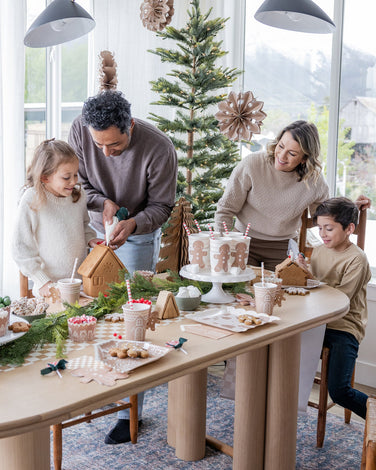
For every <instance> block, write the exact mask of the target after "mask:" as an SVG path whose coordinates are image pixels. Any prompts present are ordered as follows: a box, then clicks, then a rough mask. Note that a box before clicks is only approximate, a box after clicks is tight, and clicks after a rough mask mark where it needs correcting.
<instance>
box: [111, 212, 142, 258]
mask: <svg viewBox="0 0 376 470" xmlns="http://www.w3.org/2000/svg"><path fill="white" fill-rule="evenodd" d="M136 227H137V224H136V221H135V220H134V219H133V218H132V219H127V220H121V221H120V222H119V223H118V224H117V225H116V227H115V229H114V231H113V233H112V236H111V240H110V245H109V246H110V248H112V249H113V250H116V249H117V248H119V246H121V245H124V243H125V242H126V241H127V239H128V237H129V235H131V234H132V233H133V232H134V231H135V230H136Z"/></svg>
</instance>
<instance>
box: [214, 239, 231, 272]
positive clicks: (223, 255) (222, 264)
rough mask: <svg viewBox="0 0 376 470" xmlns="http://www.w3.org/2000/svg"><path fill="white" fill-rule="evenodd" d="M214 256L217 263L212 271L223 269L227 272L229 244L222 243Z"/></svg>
mask: <svg viewBox="0 0 376 470" xmlns="http://www.w3.org/2000/svg"><path fill="white" fill-rule="evenodd" d="M214 258H215V259H217V260H218V263H217V265H216V266H215V268H214V271H215V272H217V273H219V272H221V271H224V272H225V273H227V271H228V260H229V259H230V246H229V245H222V246H220V247H219V253H218V254H217V255H214Z"/></svg>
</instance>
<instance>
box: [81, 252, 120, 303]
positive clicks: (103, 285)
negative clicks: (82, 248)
mask: <svg viewBox="0 0 376 470" xmlns="http://www.w3.org/2000/svg"><path fill="white" fill-rule="evenodd" d="M124 268H125V266H124V264H123V263H122V262H121V261H120V259H119V258H118V257H117V256H116V254H115V253H114V251H113V250H111V248H109V247H108V246H105V245H97V246H95V247H94V248H93V249H92V250H91V252H90V253H89V254H88V256H87V257H86V258H85V259H84V261H83V263H82V264H81V266H80V267H79V268H78V270H77V272H78V274H80V275H81V276H82V283H83V287H84V292H85V294H87V295H90V296H91V297H98V294H99V292H106V290H107V289H108V284H110V283H111V282H121V281H123V280H124V279H120V277H119V270H120V269H124Z"/></svg>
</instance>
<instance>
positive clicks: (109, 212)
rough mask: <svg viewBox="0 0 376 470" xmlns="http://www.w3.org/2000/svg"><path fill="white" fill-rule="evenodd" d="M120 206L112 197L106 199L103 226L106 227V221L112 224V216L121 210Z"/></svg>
mask: <svg viewBox="0 0 376 470" xmlns="http://www.w3.org/2000/svg"><path fill="white" fill-rule="evenodd" d="M119 209H120V208H119V206H118V205H117V204H115V203H114V202H112V201H111V199H106V200H105V201H104V203H103V214H102V217H103V227H105V224H106V222H108V223H109V224H112V217H113V216H114V215H115V214H116V212H117V211H118V210H119Z"/></svg>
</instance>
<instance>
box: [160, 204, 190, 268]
mask: <svg viewBox="0 0 376 470" xmlns="http://www.w3.org/2000/svg"><path fill="white" fill-rule="evenodd" d="M183 224H185V225H186V227H187V228H188V229H189V231H190V232H191V233H194V232H196V231H197V230H196V227H195V225H194V222H193V214H192V208H191V204H190V203H189V202H188V201H187V200H186V199H185V198H184V197H181V198H180V199H179V201H178V202H177V203H176V204H175V207H174V208H173V210H172V213H171V216H170V218H169V220H168V224H167V227H166V228H165V229H164V230H163V235H162V241H161V249H160V251H159V259H160V261H159V262H158V264H157V273H162V272H165V271H167V270H168V269H169V270H171V271H175V272H179V271H180V269H181V268H182V267H183V266H185V265H186V264H188V263H189V256H188V235H187V232H186V231H185V229H184V225H183Z"/></svg>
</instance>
